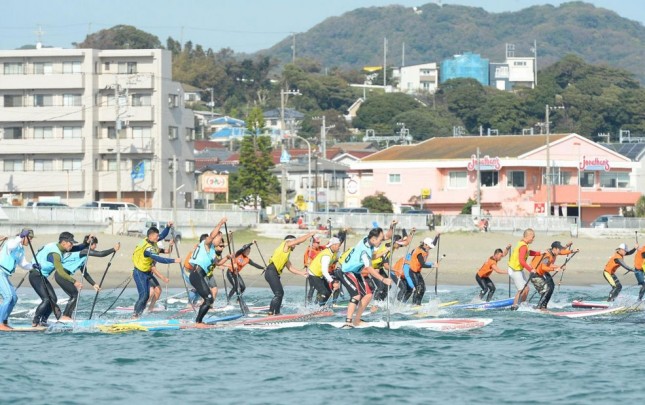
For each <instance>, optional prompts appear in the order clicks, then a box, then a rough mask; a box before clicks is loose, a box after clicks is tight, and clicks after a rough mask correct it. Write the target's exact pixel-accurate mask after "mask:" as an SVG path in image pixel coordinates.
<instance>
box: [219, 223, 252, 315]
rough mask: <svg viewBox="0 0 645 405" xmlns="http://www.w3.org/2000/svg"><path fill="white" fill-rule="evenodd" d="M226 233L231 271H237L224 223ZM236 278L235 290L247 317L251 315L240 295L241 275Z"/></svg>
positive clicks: (225, 227) (236, 275)
mask: <svg viewBox="0 0 645 405" xmlns="http://www.w3.org/2000/svg"><path fill="white" fill-rule="evenodd" d="M224 232H225V233H226V244H227V245H228V254H229V258H230V260H231V271H235V260H234V258H233V252H232V250H231V239H230V238H229V236H228V226H227V225H226V222H224ZM234 276H235V277H237V286H236V288H235V295H237V301H238V303H239V304H240V310H241V311H242V314H243V315H244V316H247V315H248V314H249V308H248V307H247V306H246V304H245V303H244V298H243V297H242V294H240V279H239V274H237V272H236V273H235V274H234Z"/></svg>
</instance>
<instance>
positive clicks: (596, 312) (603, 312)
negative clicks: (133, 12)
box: [539, 307, 626, 318]
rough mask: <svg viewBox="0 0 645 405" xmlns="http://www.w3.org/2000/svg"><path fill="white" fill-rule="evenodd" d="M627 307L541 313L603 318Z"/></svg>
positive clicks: (568, 316) (570, 316)
mask: <svg viewBox="0 0 645 405" xmlns="http://www.w3.org/2000/svg"><path fill="white" fill-rule="evenodd" d="M625 310H626V308H625V307H615V308H604V309H582V310H579V311H564V312H553V311H548V310H547V311H539V312H542V313H545V314H549V315H555V316H564V317H567V318H585V317H588V316H601V315H609V314H613V313H617V312H623V311H625Z"/></svg>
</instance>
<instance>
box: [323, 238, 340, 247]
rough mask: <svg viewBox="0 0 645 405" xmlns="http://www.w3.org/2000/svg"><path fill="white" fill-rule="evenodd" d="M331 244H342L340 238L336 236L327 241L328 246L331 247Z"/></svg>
mask: <svg viewBox="0 0 645 405" xmlns="http://www.w3.org/2000/svg"><path fill="white" fill-rule="evenodd" d="M331 245H340V239H338V238H337V237H335V236H334V237H333V238H331V239H329V242H327V245H326V247H330V246H331Z"/></svg>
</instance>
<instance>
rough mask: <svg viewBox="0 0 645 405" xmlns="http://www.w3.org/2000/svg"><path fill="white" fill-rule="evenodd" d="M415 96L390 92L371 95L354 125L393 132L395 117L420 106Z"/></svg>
mask: <svg viewBox="0 0 645 405" xmlns="http://www.w3.org/2000/svg"><path fill="white" fill-rule="evenodd" d="M419 106H420V104H419V102H418V101H417V100H415V99H414V98H413V97H410V96H408V95H406V94H403V93H388V94H383V95H379V96H374V97H370V98H368V99H367V100H365V102H364V103H363V105H362V106H361V108H360V109H359V110H358V113H357V114H356V118H355V119H354V122H353V124H354V126H355V127H356V128H361V129H368V128H371V129H374V130H375V131H376V132H386V133H393V131H394V129H395V127H396V121H394V117H395V116H397V115H399V114H401V113H403V112H406V111H410V110H414V109H417V108H419Z"/></svg>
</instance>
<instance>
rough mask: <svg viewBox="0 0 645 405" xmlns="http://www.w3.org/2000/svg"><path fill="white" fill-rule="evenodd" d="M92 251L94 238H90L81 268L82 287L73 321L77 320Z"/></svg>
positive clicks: (77, 298) (79, 291)
mask: <svg viewBox="0 0 645 405" xmlns="http://www.w3.org/2000/svg"><path fill="white" fill-rule="evenodd" d="M91 251H92V238H90V239H89V246H88V247H87V257H86V258H85V263H83V270H81V288H79V289H78V296H77V297H76V307H74V315H73V316H72V321H73V322H76V313H77V312H78V304H80V302H81V292H83V280H85V274H86V273H87V262H89V261H90V252H91Z"/></svg>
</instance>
